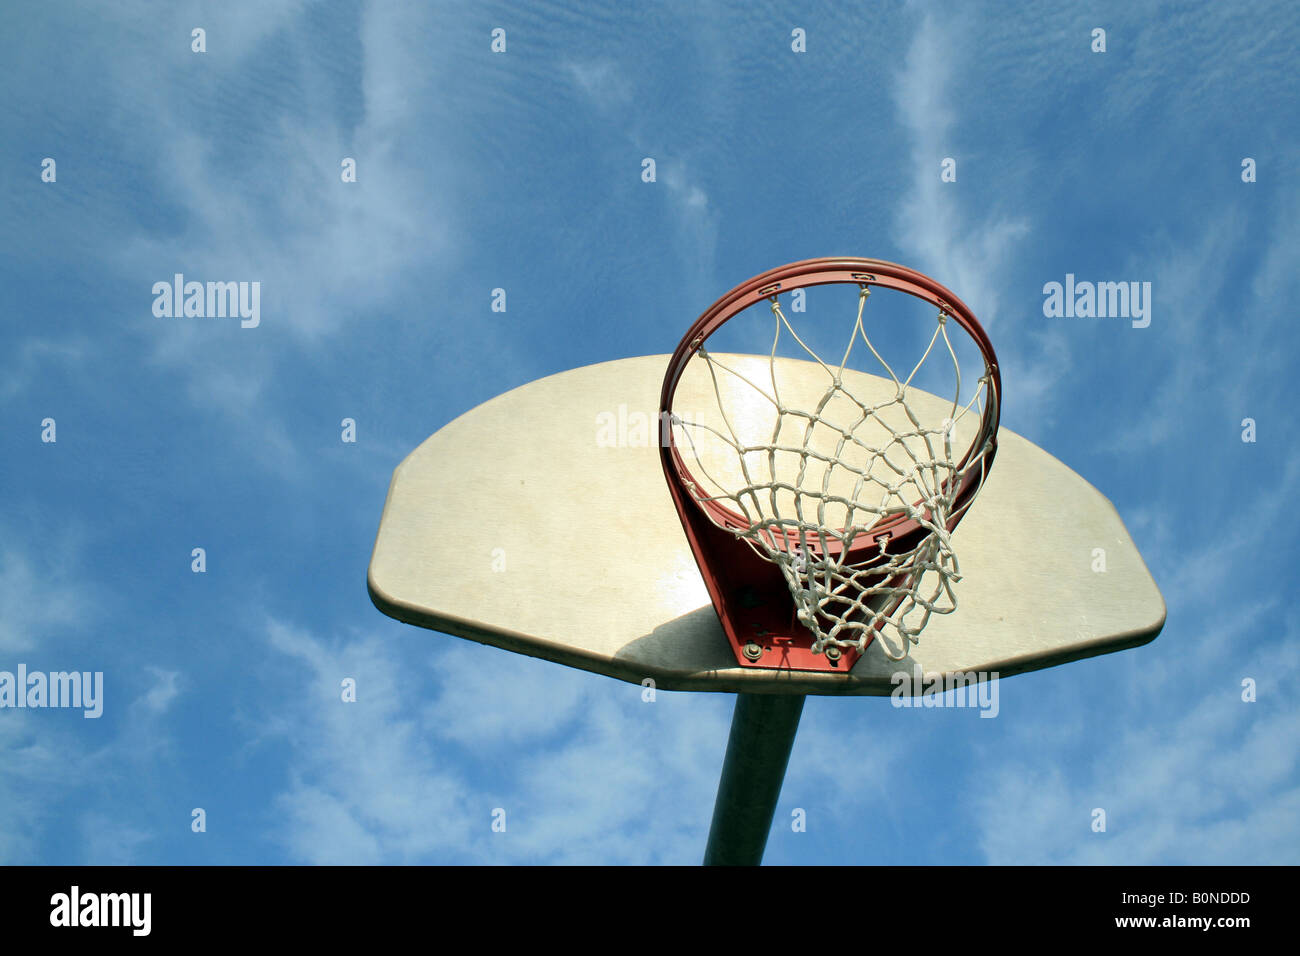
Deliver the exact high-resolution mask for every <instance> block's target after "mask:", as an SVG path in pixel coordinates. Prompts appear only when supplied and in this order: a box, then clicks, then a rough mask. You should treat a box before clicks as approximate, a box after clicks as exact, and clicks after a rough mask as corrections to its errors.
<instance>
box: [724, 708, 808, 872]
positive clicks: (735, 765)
mask: <svg viewBox="0 0 1300 956" xmlns="http://www.w3.org/2000/svg"><path fill="white" fill-rule="evenodd" d="M803 700H804V699H803V696H802V695H798V696H794V695H786V694H737V695H736V709H735V710H734V711H733V712H732V714H731V736H730V737H729V738H728V739H727V756H726V759H724V760H723V762H722V779H721V780H720V781H719V782H718V797H717V801H716V802H715V803H714V804H713V824H712V826H711V827H710V828H709V845H708V847H707V848H706V849H705V851H704V865H705V866H758V864H760V863H761V862H763V848H764V847H766V846H767V834H768V832H769V831H770V830H771V829H772V814H773V813H775V812H776V801H777V798H778V797H780V796H781V782H782V781H783V780H784V779H785V766H786V764H787V763H788V762H789V760H790V748H791V746H793V744H794V737H795V734H796V733H797V732H798V731H799V716H800V714H802V713H803Z"/></svg>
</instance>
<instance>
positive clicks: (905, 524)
mask: <svg viewBox="0 0 1300 956" xmlns="http://www.w3.org/2000/svg"><path fill="white" fill-rule="evenodd" d="M832 283H845V284H852V285H858V286H860V285H868V286H882V287H884V288H889V289H895V290H897V291H900V292H904V293H906V294H908V295H911V296H914V297H916V298H919V299H923V300H925V301H927V302H929V303H930V304H931V305H933V306H935V307H936V308H938V309H940V310H941V311H942V312H944V313H945V314H946V315H948V316H950V317H951V318H953V319H954V320H956V322H957V324H958V325H960V326H961V327H962V329H963V330H964V331H965V332H966V333H967V334H968V335H969V336H970V337H971V338H972V339H973V340H974V342H975V344H976V346H977V347H978V348H979V350H980V353H981V354H982V355H983V357H984V360H985V363H986V364H987V366H988V373H989V385H988V387H989V394H988V398H987V400H986V401H985V403H984V409H983V415H982V418H981V421H980V428H979V431H978V432H977V434H976V436H975V438H974V440H973V441H972V442H971V446H970V448H968V449H967V450H966V453H965V455H964V456H963V457H962V460H961V462H960V464H959V466H958V471H959V472H961V471H964V470H965V469H966V465H967V464H968V463H969V462H970V459H971V456H972V455H975V454H978V453H980V452H979V450H980V449H983V448H985V447H986V446H987V449H988V450H987V452H984V453H983V454H985V456H986V457H985V461H984V463H983V466H982V467H981V468H979V469H974V468H972V469H970V470H969V471H968V472H966V474H965V475H964V476H963V478H962V480H961V482H960V483H959V485H958V487H957V490H956V494H955V495H954V499H953V517H952V519H951V520H950V522H949V530H952V528H954V527H956V524H957V522H958V521H960V520H961V517H962V516H963V515H964V513H965V508H966V505H967V504H969V502H970V499H971V498H972V497H973V496H974V494H975V492H976V491H978V489H979V484H980V482H981V481H982V476H983V473H985V472H987V471H988V468H989V467H990V466H991V465H992V463H993V456H994V452H995V451H996V448H997V432H998V421H999V411H1000V407H1001V404H1002V403H1001V397H1002V378H1001V374H1000V372H999V370H998V362H997V355H996V354H995V353H994V351H993V343H992V342H991V341H990V340H989V337H988V334H987V333H986V332H985V331H984V328H983V326H981V325H980V323H979V320H978V319H976V318H975V314H974V313H973V312H971V310H970V308H969V307H968V306H967V305H966V304H965V303H964V302H962V301H961V299H959V298H958V297H957V296H955V295H954V294H953V293H952V292H951V290H949V289H948V288H947V287H945V286H943V285H941V284H940V283H938V282H936V281H935V280H934V279H931V278H930V277H929V276H927V275H924V274H923V273H920V272H917V271H916V270H914V269H909V268H907V267H906V266H901V265H898V264H897V263H893V262H885V261H883V260H880V259H858V258H828V259H806V260H803V261H801V262H793V263H790V264H789V265H784V266H779V267H778V268H775V269H770V270H768V271H767V272H764V273H762V274H761V275H757V276H754V277H753V278H752V279H749V280H748V281H746V282H743V283H741V284H740V285H738V286H736V287H735V288H734V289H732V290H731V291H730V292H728V293H726V294H725V295H723V296H722V297H721V298H719V299H718V300H717V301H716V302H714V303H713V305H711V306H710V307H709V308H708V309H707V310H706V311H705V312H704V314H703V315H701V316H700V317H699V318H698V319H696V320H695V322H694V324H692V325H691V327H690V329H689V330H688V331H687V333H686V335H685V336H683V337H682V340H681V342H680V343H678V346H677V349H676V350H675V351H674V352H673V355H672V358H671V359H670V360H669V362H668V370H667V372H666V374H665V375H664V382H663V389H662V391H661V392H660V397H659V410H660V413H661V415H662V414H663V413H671V411H672V401H673V396H674V395H675V393H676V390H677V384H678V382H679V381H680V380H681V376H682V373H683V372H684V371H685V369H686V365H687V363H688V362H689V361H690V359H691V358H692V357H693V356H694V355H695V353H696V352H697V351H698V350H699V349H700V348H701V347H702V346H703V345H704V343H705V342H706V341H707V340H708V338H709V336H710V335H712V334H713V333H714V332H715V331H717V330H718V329H719V328H720V327H721V326H722V325H724V324H725V323H726V322H727V321H728V320H730V319H731V318H733V317H734V316H735V315H737V314H738V313H740V312H742V311H744V310H745V309H747V308H749V307H750V306H751V305H754V304H755V303H757V302H759V301H761V300H763V299H768V298H771V297H772V296H773V295H781V294H784V293H786V292H792V291H793V290H795V289H802V288H807V287H809V286H815V285H828V284H832ZM667 438H668V440H667V441H666V442H663V443H661V445H660V453H661V458H662V461H663V466H664V473H665V474H666V475H667V476H668V480H669V482H674V481H675V482H692V483H693V482H694V481H695V479H694V476H692V474H691V472H690V469H689V468H687V467H686V464H685V462H684V461H683V460H682V457H681V453H680V451H679V450H678V448H677V444H676V439H675V436H674V435H673V433H672V430H671V429H669V430H668V436H667ZM689 497H690V498H691V500H693V501H695V504H696V505H697V506H698V507H700V508H701V509H702V510H704V511H705V512H707V513H708V514H709V515H710V517H711V518H712V519H713V520H714V521H715V522H716V523H718V524H721V525H723V526H724V527H733V528H747V527H749V524H750V522H749V521H748V520H747V519H746V518H745V517H744V516H743V515H741V514H738V513H737V512H735V511H732V510H731V509H729V508H727V507H725V506H723V505H721V504H719V503H717V502H714V501H704V502H701V501H698V500H696V499H695V498H694V496H693V495H692V496H689ZM924 533H925V532H924V529H923V528H922V527H921V525H920V524H919V523H918V522H917V521H916V520H915V519H911V518H908V517H906V516H905V515H900V516H898V517H896V518H893V519H890V520H888V521H885V522H881V523H879V524H877V525H874V526H873V527H872V528H871V530H870V532H869V533H868V534H866V535H860V536H859V537H861V538H862V539H863V540H862V542H861V543H860V544H855V545H853V546H852V547H850V549H849V556H848V560H850V561H853V562H855V563H856V562H858V561H861V560H863V559H864V558H866V557H867V556H868V555H869V554H870V553H872V552H876V551H878V550H879V549H880V539H881V538H882V537H886V536H887V541H886V543H885V549H886V550H887V551H889V552H895V551H904V550H907V549H908V548H909V547H911V546H912V543H913V542H914V541H915V540H916V539H918V538H919V537H920V536H921V535H922V534H924ZM787 537H788V539H790V540H792V541H798V537H799V536H798V535H797V534H796V533H787ZM809 540H810V543H813V544H816V543H817V542H815V541H813V540H812V539H811V538H810V539H809Z"/></svg>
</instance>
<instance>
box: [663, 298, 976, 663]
mask: <svg viewBox="0 0 1300 956" xmlns="http://www.w3.org/2000/svg"><path fill="white" fill-rule="evenodd" d="M860 288H861V291H860V293H859V296H858V309H857V321H856V323H855V324H854V328H853V334H852V336H851V337H850V340H849V344H848V347H847V348H846V349H845V351H844V356H843V358H842V359H841V361H840V363H839V365H838V367H833V366H829V365H827V364H826V363H825V362H823V361H822V359H821V358H820V357H819V356H818V355H817V354H816V353H815V352H814V351H813V350H812V349H811V348H809V347H808V346H807V345H806V344H805V343H804V342H803V340H802V339H801V338H800V337H799V335H798V333H796V332H795V330H794V328H793V327H792V326H791V325H790V323H789V321H788V320H787V319H786V317H785V314H784V312H783V311H782V310H781V305H780V302H779V301H778V300H777V298H776V296H773V297H772V312H773V314H774V316H775V317H776V330H775V331H776V334H775V336H774V337H773V341H772V353H771V356H770V364H769V368H770V371H771V378H770V384H771V388H770V390H769V389H765V388H763V387H760V386H759V385H756V384H755V383H754V382H752V381H751V380H750V379H748V378H746V377H745V376H744V375H742V374H741V373H740V372H738V371H736V370H735V369H733V368H729V367H728V366H726V365H724V364H723V363H722V362H721V361H719V360H718V359H716V358H714V356H712V355H711V354H709V353H708V352H706V351H705V350H704V349H703V348H702V347H701V348H699V349H697V352H696V354H697V355H698V356H700V357H701V358H702V359H704V361H705V362H706V363H707V364H708V370H709V374H710V376H711V377H712V382H713V389H714V394H715V396H716V397H717V400H718V407H719V411H720V412H721V417H722V420H723V422H724V427H723V428H715V427H711V426H709V425H704V424H699V423H695V422H688V421H684V420H683V419H681V418H680V417H678V416H677V415H673V416H672V419H671V421H672V426H673V430H674V437H675V438H676V440H677V445H678V448H680V449H682V460H683V462H685V463H686V465H687V467H688V469H689V470H690V471H691V472H692V475H693V476H694V477H695V478H696V479H697V480H698V481H697V482H692V481H690V480H687V481H686V486H687V489H688V491H689V493H690V494H691V495H692V497H694V498H695V500H696V501H698V502H706V501H712V502H716V503H718V504H720V505H722V506H724V507H726V508H727V509H729V510H730V511H733V512H735V513H736V514H737V515H739V516H741V517H743V519H744V522H746V523H747V524H748V526H747V527H743V528H736V527H731V526H727V525H723V524H721V523H719V522H718V520H717V518H716V517H715V516H714V515H713V514H712V513H711V512H710V511H709V510H708V509H707V508H706V509H702V510H703V511H704V513H705V514H706V515H709V517H710V519H711V520H712V521H713V522H714V523H715V524H718V526H719V527H722V528H724V530H726V531H728V532H730V533H731V534H733V535H735V536H736V537H737V538H739V539H741V540H743V541H745V542H746V543H747V544H748V545H749V546H750V547H751V548H752V549H753V550H754V551H755V552H756V553H757V554H758V555H759V556H760V557H762V558H764V559H765V560H767V561H771V562H773V563H775V564H776V565H777V566H778V567H779V568H780V569H781V573H782V575H783V576H784V578H785V582H786V584H787V586H788V587H789V589H790V595H791V597H792V598H793V599H794V604H795V613H796V615H797V618H798V620H799V622H800V623H801V624H803V625H804V626H805V627H806V628H808V630H809V631H810V632H812V634H813V637H814V638H815V640H814V643H813V646H812V651H813V653H818V654H819V653H823V652H824V651H825V650H826V649H827V648H828V647H837V648H855V649H857V650H858V651H865V650H866V647H867V645H868V643H870V641H871V640H872V639H873V638H877V639H879V640H880V643H881V647H882V649H883V650H884V652H885V654H886V655H888V656H889V657H890V658H891V659H893V660H902V659H903V658H905V657H906V656H907V655H908V653H909V652H910V650H911V645H912V644H916V643H917V642H918V636H919V635H920V633H921V631H922V630H923V629H924V628H925V626H926V624H927V623H928V622H929V620H930V615H931V614H948V613H951V612H952V611H953V610H955V609H956V607H957V599H956V596H955V594H954V593H953V587H952V585H953V584H954V583H955V582H957V581H959V580H960V578H961V575H960V573H959V569H958V563H957V556H956V554H955V553H954V552H953V549H952V542H951V540H950V537H949V532H948V530H947V528H948V525H949V523H950V520H951V519H952V517H953V516H954V511H953V498H954V496H955V495H956V492H957V488H958V486H959V485H960V483H961V481H962V479H963V477H964V476H965V474H966V473H967V472H968V471H969V470H970V469H977V472H976V474H977V480H978V483H979V486H981V487H982V485H983V481H984V472H985V461H986V458H987V455H988V451H989V448H990V444H989V443H986V444H985V446H984V447H982V448H978V449H973V450H972V451H971V454H970V456H969V458H968V459H967V461H966V463H965V465H964V467H962V468H960V469H959V467H958V466H959V464H960V458H961V456H962V455H963V453H964V452H965V449H961V448H959V449H958V450H957V452H956V454H955V455H954V451H953V447H952V443H953V432H954V430H955V428H956V425H957V423H958V422H959V421H960V420H961V418H962V417H963V416H965V415H966V414H968V413H972V410H973V411H974V414H977V415H982V414H983V407H984V403H985V402H987V401H990V400H992V401H996V394H994V393H993V391H992V390H991V389H990V388H989V379H990V376H989V370H988V368H987V367H986V368H985V370H984V375H982V376H981V377H980V379H979V387H978V388H977V390H976V392H975V395H974V396H973V397H972V398H971V399H970V401H968V402H967V403H966V404H965V405H961V404H960V396H961V368H960V366H959V365H958V362H957V355H956V353H955V352H954V351H953V347H952V343H951V342H950V341H949V340H948V331H947V319H948V316H947V315H946V314H945V313H943V312H940V313H939V315H938V319H937V324H936V327H935V331H934V335H933V336H932V337H931V339H930V343H929V345H928V346H927V348H926V350H925V354H924V355H922V356H921V359H920V361H918V362H917V363H916V367H915V368H913V369H912V372H911V374H910V375H908V377H907V379H906V380H901V381H900V380H899V378H898V376H897V375H896V374H895V373H894V370H893V368H891V367H890V365H889V363H888V362H886V361H885V360H884V359H883V358H882V357H881V356H880V353H879V352H877V351H876V348H875V346H873V345H872V343H871V340H870V339H869V338H868V337H867V333H866V329H865V328H864V326H863V323H862V313H863V308H864V306H865V305H866V301H867V298H868V297H869V296H870V295H871V290H870V288H869V287H868V286H867V285H865V284H864V285H862V286H861V287H860ZM783 330H784V331H786V332H788V333H789V334H790V335H791V336H792V337H793V338H794V340H795V341H796V342H798V344H799V345H800V347H802V349H803V350H804V351H805V352H807V354H808V355H809V356H811V358H812V359H813V360H814V361H815V362H817V363H818V364H819V365H821V367H822V368H823V369H824V370H825V372H826V375H827V379H828V381H827V385H826V389H825V392H824V393H823V395H822V396H821V398H820V400H819V401H818V403H817V404H816V406H815V407H814V408H813V409H812V410H811V411H803V410H799V409H795V408H790V407H788V406H786V405H785V404H783V402H782V399H781V394H780V390H779V389H778V387H777V358H776V350H777V344H778V342H779V340H780V336H781V333H782V331H783ZM859 338H860V339H861V340H862V342H863V343H865V345H866V347H867V348H868V349H870V350H871V354H872V355H874V356H875V358H876V360H877V361H878V362H879V363H880V365H881V366H882V367H883V368H884V369H885V372H886V373H887V374H888V377H889V378H890V379H891V380H892V381H893V383H894V385H895V394H894V395H893V396H892V397H891V398H889V399H887V400H886V401H883V402H880V403H878V404H875V405H868V404H865V403H864V402H862V401H860V400H859V399H857V398H856V397H854V396H853V395H852V394H851V393H850V392H849V391H848V389H847V388H846V386H845V384H844V371H845V367H846V364H847V363H848V360H849V356H850V353H851V352H852V351H853V348H854V346H855V345H856V343H857V342H858V339H859ZM940 340H942V341H943V344H944V346H945V348H946V351H947V353H948V355H949V357H950V358H951V359H952V363H953V371H954V373H955V375H956V379H957V391H956V397H955V398H954V400H953V403H952V412H951V415H950V416H949V417H948V418H947V419H945V420H943V421H940V422H938V423H937V424H935V425H932V426H931V425H923V424H922V423H921V422H920V421H919V420H918V418H917V415H916V414H915V413H914V411H913V409H912V408H911V407H910V406H909V405H908V401H907V399H908V389H909V387H911V383H912V379H913V378H914V377H915V376H916V373H917V371H918V370H919V369H920V368H921V366H922V365H923V364H924V363H925V361H926V359H927V358H929V356H930V354H931V352H933V351H935V345H936V343H938V342H939V341H940ZM719 372H722V373H725V374H727V375H732V376H735V377H736V378H737V379H738V380H739V381H741V382H744V383H745V384H746V385H748V386H750V387H751V388H752V389H753V390H754V392H755V393H757V394H758V395H760V396H762V398H763V399H764V400H766V401H767V402H770V403H771V405H772V406H773V407H774V409H775V411H776V425H775V428H774V430H773V432H772V436H771V439H770V441H769V442H767V443H762V444H752V443H749V444H746V443H743V442H742V441H741V440H740V439H739V438H738V437H737V431H736V428H734V427H733V424H732V422H733V419H732V416H731V415H729V414H728V410H727V408H726V407H725V403H724V401H723V398H722V394H721V392H720V390H719V378H718V374H719ZM990 396H991V397H990ZM833 399H834V400H835V401H834V403H832V400H833ZM842 399H847V400H848V401H849V402H850V403H851V408H852V412H851V419H852V420H848V421H845V420H843V417H844V416H843V414H842V413H841V414H839V415H837V420H834V421H832V420H829V419H828V418H827V417H825V416H826V415H827V414H828V413H827V409H828V406H830V405H832V404H834V405H835V406H836V407H837V408H840V409H843V408H844V407H845V406H844V403H843V401H842ZM889 410H894V411H895V413H896V412H897V411H898V410H901V411H902V412H903V413H904V414H905V415H906V421H907V422H909V423H910V427H905V428H901V429H900V428H898V427H897V426H894V427H891V426H890V424H889V422H888V421H886V419H885V417H882V416H883V415H884V413H885V412H887V411H889ZM891 417H894V418H895V420H896V421H897V420H898V416H897V414H894V415H893V416H891ZM869 423H874V424H873V425H872V428H871V429H870V430H872V431H874V432H875V433H876V434H880V428H882V427H883V429H884V430H885V431H884V434H885V436H886V439H885V441H884V443H883V444H874V443H870V442H868V441H867V440H866V436H864V435H863V431H864V427H863V426H865V425H868V424H869ZM819 428H820V429H821V433H822V434H825V429H827V428H829V429H832V430H833V432H835V433H838V434H839V435H840V436H841V437H839V439H838V444H837V446H836V447H835V449H834V451H833V452H829V451H827V450H825V449H822V450H818V449H817V448H814V447H813V444H812V437H813V434H814V431H815V430H816V429H819ZM700 430H703V431H707V432H709V433H710V434H711V435H712V436H713V437H714V438H716V439H717V440H718V441H721V442H723V443H724V444H725V445H727V446H730V448H731V449H732V450H733V451H734V452H735V454H736V456H737V458H738V462H739V467H740V474H741V475H742V476H743V478H742V481H741V483H740V484H739V485H734V483H733V486H732V487H725V486H724V485H723V484H720V483H719V482H718V481H717V480H715V478H714V477H713V475H711V474H710V473H709V470H708V469H707V468H706V467H705V464H704V462H703V461H702V460H701V458H700V453H699V449H698V448H697V447H696V442H695V433H696V432H698V431H700ZM800 431H802V436H801V440H799V439H798V434H797V433H798V432H800ZM791 435H795V436H796V440H791ZM687 449H689V452H690V455H689V456H688V455H687V451H686V450H687ZM756 454H757V456H758V457H757V458H755V455H756ZM790 454H793V455H796V456H798V461H799V467H798V472H797V475H795V476H793V478H791V477H790V476H789V474H788V471H787V474H786V475H784V476H782V477H781V478H778V477H777V464H776V459H777V456H778V455H781V456H783V458H784V457H786V456H788V455H790ZM690 458H693V459H694V463H693V464H692V462H691V461H690ZM786 460H788V458H787V459H786ZM755 461H757V462H763V461H766V467H765V468H761V467H755V465H754V462H755ZM810 464H812V465H813V467H812V468H811V469H810V468H809V465H810ZM836 469H843V470H844V471H847V472H848V473H849V474H851V475H852V476H855V477H854V478H853V480H852V493H851V494H847V495H846V494H837V493H833V492H832V490H831V488H830V484H831V476H832V474H833V473H834V472H835V471H836ZM810 471H811V474H810ZM762 472H766V474H763V473H762ZM700 479H702V480H700ZM706 481H707V482H708V483H710V484H711V485H712V486H713V490H712V491H705V490H704V489H702V488H701V487H700V485H701V484H703V483H704V482H706ZM973 499H974V496H972V497H971V498H970V499H967V501H966V502H965V504H964V505H963V507H966V506H968V505H969V502H970V501H971V500H973ZM782 500H783V501H784V502H785V503H786V504H785V506H784V507H782V506H781V504H780V503H779V502H780V501H782ZM828 508H831V509H832V511H833V512H834V513H835V514H837V515H841V516H847V517H846V518H845V520H843V522H842V523H841V522H838V521H837V522H835V525H838V526H833V525H828V523H827V521H828V519H827V509H828ZM899 514H904V515H906V516H907V517H908V518H910V519H913V520H915V521H916V522H918V523H919V524H920V525H921V526H922V528H923V529H924V530H925V532H926V533H925V534H924V536H923V537H922V538H921V539H920V541H919V543H918V544H917V545H916V546H915V547H914V548H912V549H911V550H908V551H906V552H905V553H900V554H886V553H885V552H884V551H883V549H882V546H883V544H884V543H885V542H886V541H887V538H888V535H881V536H880V540H877V541H875V542H874V543H875V544H876V547H874V548H872V549H871V551H870V553H871V555H872V556H871V557H870V558H868V559H867V560H865V561H860V562H858V563H857V564H856V565H855V564H850V563H847V562H846V561H845V560H844V556H846V555H848V552H849V549H850V547H852V546H855V545H861V544H863V543H864V541H865V540H870V539H871V538H872V537H873V536H872V533H871V528H872V527H873V526H874V525H876V524H878V523H880V522H881V521H884V520H886V519H890V518H894V517H896V516H898V515H899Z"/></svg>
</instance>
